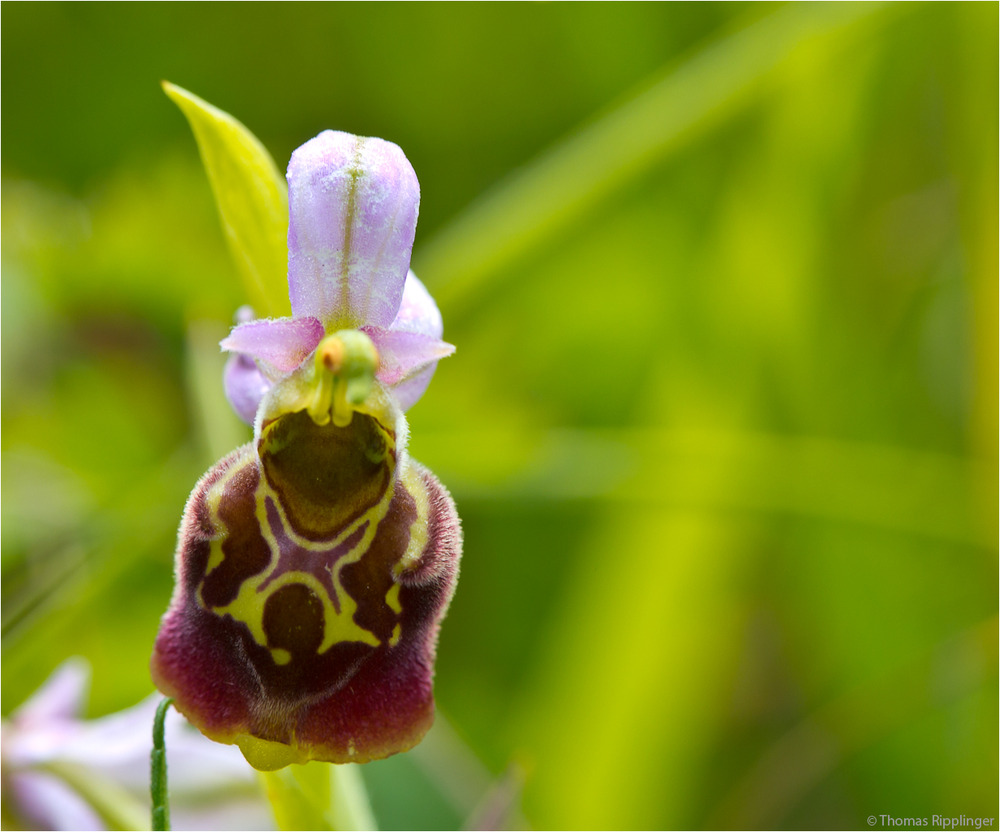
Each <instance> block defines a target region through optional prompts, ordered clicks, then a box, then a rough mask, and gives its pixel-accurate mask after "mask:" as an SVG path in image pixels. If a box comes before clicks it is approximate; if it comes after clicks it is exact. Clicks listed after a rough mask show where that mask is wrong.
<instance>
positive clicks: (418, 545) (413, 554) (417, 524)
mask: <svg viewBox="0 0 1000 832" xmlns="http://www.w3.org/2000/svg"><path fill="white" fill-rule="evenodd" d="M400 479H402V481H403V485H404V486H405V487H406V490H407V491H408V492H410V496H411V497H413V501H414V502H415V503H416V506H417V516H416V518H415V519H414V521H413V522H412V523H411V524H410V541H409V543H408V544H407V546H406V551H405V552H403V556H402V557H401V558H400V559H399V562H398V563H397V564H396V565H395V566H394V567H393V568H392V574H393V577H396V578H398V577H399V576H400V575H402V574H403V573H404V572H408V571H409V570H411V569H414V568H416V566H417V564H418V563H419V562H420V558H421V556H422V555H423V554H424V551H425V550H426V549H427V540H428V537H427V534H428V529H429V528H430V524H429V523H428V522H427V519H428V516H429V514H430V500H429V498H428V495H427V487H426V486H425V485H424V481H423V479H422V478H421V476H420V474H419V473H417V471H416V469H415V468H414V467H408V468H407V469H406V471H404V472H403V476H402V477H401V478H400ZM397 612H398V610H397Z"/></svg>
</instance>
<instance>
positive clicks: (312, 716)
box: [152, 131, 462, 770]
mask: <svg viewBox="0 0 1000 832" xmlns="http://www.w3.org/2000/svg"><path fill="white" fill-rule="evenodd" d="M287 178H288V199H289V226H288V288H289V298H290V300H291V307H292V313H293V315H292V317H291V318H283V319H276V320H252V319H251V317H252V316H251V315H250V314H249V313H248V312H246V311H243V312H242V313H241V321H242V322H241V323H239V324H238V325H237V326H236V327H235V328H234V329H233V331H232V333H231V334H230V335H229V337H228V338H226V339H225V340H224V341H223V342H222V347H223V348H224V349H226V350H228V351H230V352H231V353H232V356H231V357H230V359H229V362H228V364H227V366H226V370H225V376H224V384H225V388H226V394H227V397H228V398H229V400H230V403H231V404H232V405H233V407H234V409H235V410H236V412H237V413H238V414H239V415H240V416H241V417H242V418H243V419H244V420H245V421H247V422H252V423H253V425H254V438H253V441H252V442H250V443H249V444H247V445H245V446H243V447H242V448H239V449H238V450H236V451H234V452H233V453H232V454H230V455H229V456H227V457H225V458H224V459H222V460H221V461H220V462H219V463H217V464H216V465H215V466H214V467H213V468H212V469H211V470H210V471H209V472H208V473H207V474H205V476H204V477H202V479H201V480H200V481H199V483H198V484H197V485H196V486H195V489H194V491H193V493H192V495H191V497H190V498H189V500H188V504H187V507H186V508H185V511H184V517H183V519H182V522H181V528H180V533H179V540H178V548H177V555H176V561H175V568H176V585H175V590H174V595H173V598H172V600H171V603H170V607H169V609H168V611H167V613H166V615H165V616H164V619H163V622H162V624H161V628H160V632H159V634H158V636H157V640H156V646H155V649H154V653H153V659H152V674H153V680H154V682H155V683H156V685H157V687H158V688H159V689H160V690H161V691H162V692H163V693H164V694H166V695H168V696H172V697H174V698H175V700H176V702H175V706H176V707H177V708H178V710H180V711H181V712H182V713H183V714H184V715H185V716H186V717H187V718H188V719H189V720H190V721H191V722H192V723H194V725H196V726H197V727H198V728H199V729H201V731H202V732H203V733H205V734H206V735H207V736H208V737H210V738H212V739H214V740H217V741H219V742H224V743H235V744H237V745H238V746H239V747H240V749H241V750H242V751H243V754H244V755H245V756H246V758H247V760H248V761H249V762H250V763H251V764H252V765H254V766H255V767H256V768H259V769H261V770H273V769H276V768H281V767H283V766H285V765H288V764H289V763H304V762H307V761H309V760H314V759H315V760H325V761H329V762H335V763H343V762H365V761H368V760H373V759H378V758H382V757H386V756H388V755H390V754H394V753H396V752H398V751H404V750H406V749H408V748H410V747H412V746H413V745H415V744H416V743H417V742H419V741H420V739H421V738H422V737H423V735H424V733H426V731H427V729H428V728H429V727H430V724H431V722H432V720H433V713H434V702H433V694H432V676H433V666H434V654H435V649H436V644H437V634H438V627H439V623H440V620H441V618H442V617H443V616H444V614H445V611H446V610H447V606H448V604H449V602H450V600H451V596H452V594H453V592H454V587H455V581H456V579H457V574H458V564H459V558H460V556H461V545H462V541H461V530H460V526H459V520H458V516H457V514H456V512H455V507H454V503H453V502H452V499H451V497H450V495H449V494H448V492H447V490H446V489H445V488H444V487H443V486H442V485H441V484H440V483H439V482H438V480H437V478H436V477H435V476H434V475H433V474H432V473H431V472H430V471H428V470H427V469H426V468H424V467H423V466H421V465H420V464H419V463H417V462H416V461H414V460H413V459H411V458H410V457H409V455H408V454H407V450H406V445H407V436H408V429H407V424H406V420H405V417H404V415H403V414H404V411H405V410H406V409H407V408H408V407H410V406H411V405H412V404H413V403H415V402H416V401H417V400H418V399H419V398H420V397H421V395H423V393H424V391H425V390H426V388H427V385H428V384H429V383H430V380H431V377H432V375H433V374H434V371H435V367H436V365H437V362H438V360H439V359H441V358H443V357H445V356H447V355H449V354H451V353H452V352H453V350H454V348H453V347H452V346H451V345H449V344H446V343H444V342H443V341H442V340H441V335H442V321H441V315H440V313H439V312H438V309H437V306H436V305H435V303H434V300H433V299H432V298H431V296H430V294H429V293H428V292H427V290H426V288H425V287H424V286H423V284H421V283H420V281H419V280H418V279H417V277H416V275H414V274H413V272H412V271H410V270H409V263H410V253H411V249H412V245H413V238H414V233H415V229H416V221H417V212H418V207H419V200H420V190H419V185H418V183H417V178H416V175H415V174H414V172H413V168H412V167H411V166H410V164H409V162H408V161H407V159H406V157H405V156H404V155H403V152H402V151H401V150H400V149H399V148H398V147H397V146H396V145H394V144H391V143H390V142H386V141H383V140H381V139H374V138H361V137H358V136H353V135H349V134H347V133H340V132H333V131H325V132H323V133H321V134H320V135H318V136H317V137H316V138H314V139H312V140H310V141H309V142H307V143H306V144H304V145H303V146H302V147H300V148H299V149H298V150H296V151H295V153H293V154H292V158H291V161H290V162H289V165H288V174H287Z"/></svg>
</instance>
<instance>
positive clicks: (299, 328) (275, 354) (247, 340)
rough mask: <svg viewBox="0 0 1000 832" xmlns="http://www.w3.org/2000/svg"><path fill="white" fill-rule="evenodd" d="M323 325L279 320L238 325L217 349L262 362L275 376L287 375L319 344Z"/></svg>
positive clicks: (308, 320)
mask: <svg viewBox="0 0 1000 832" xmlns="http://www.w3.org/2000/svg"><path fill="white" fill-rule="evenodd" d="M323 335H324V331H323V325H322V324H321V323H320V322H319V321H317V320H316V319H315V318H309V317H305V318H279V319H277V320H259V321H250V322H249V323H245V324H240V325H239V326H237V327H234V328H233V331H232V332H230V333H229V337H228V338H225V339H223V341H222V343H221V344H220V346H221V347H222V349H224V350H229V351H230V352H238V353H243V354H244V355H248V356H250V357H251V358H256V359H257V360H258V361H261V362H263V363H264V364H265V365H266V367H267V368H273V369H274V370H276V371H277V372H278V373H281V374H285V373H290V372H291V371H292V370H294V369H295V368H296V367H298V366H299V364H301V363H302V362H303V361H304V360H305V359H306V357H307V356H308V355H309V353H311V352H312V351H313V350H314V349H316V346H317V345H318V344H319V342H320V341H322V340H323Z"/></svg>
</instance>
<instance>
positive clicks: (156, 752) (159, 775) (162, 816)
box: [149, 699, 174, 832]
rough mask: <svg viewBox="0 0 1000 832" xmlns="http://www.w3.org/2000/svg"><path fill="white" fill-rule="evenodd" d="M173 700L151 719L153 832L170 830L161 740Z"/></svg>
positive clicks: (164, 757) (159, 709) (166, 700)
mask: <svg viewBox="0 0 1000 832" xmlns="http://www.w3.org/2000/svg"><path fill="white" fill-rule="evenodd" d="M173 703H174V700H173V699H164V700H163V701H162V702H161V703H160V706H159V707H158V708H157V709H156V716H155V717H154V718H153V750H152V751H151V752H150V755H149V793H150V797H151V798H152V803H153V817H152V829H153V832H158V831H159V830H166V829H169V828H170V806H169V804H168V802H167V745H166V742H165V741H164V739H163V728H164V723H165V722H166V719H167V709H168V708H169V707H170V706H171V705H172V704H173Z"/></svg>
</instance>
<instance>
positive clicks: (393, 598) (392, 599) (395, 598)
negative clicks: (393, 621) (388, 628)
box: [385, 584, 403, 615]
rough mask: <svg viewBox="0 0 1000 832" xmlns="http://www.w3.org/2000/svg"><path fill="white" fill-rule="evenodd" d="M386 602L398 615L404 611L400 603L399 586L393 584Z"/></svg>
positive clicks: (387, 594) (386, 596) (386, 595)
mask: <svg viewBox="0 0 1000 832" xmlns="http://www.w3.org/2000/svg"><path fill="white" fill-rule="evenodd" d="M385 602H386V603H387V604H388V605H389V609H391V610H392V611H393V612H394V613H396V615H399V614H400V613H401V612H402V611H403V605H402V604H400V603H399V584H393V585H392V586H391V587H389V591H388V592H387V593H386V594H385Z"/></svg>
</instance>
